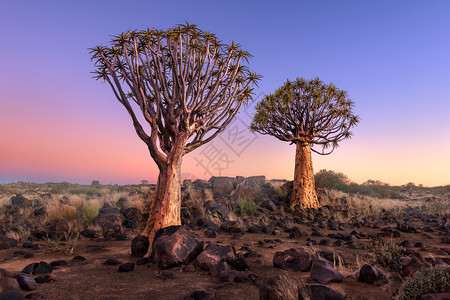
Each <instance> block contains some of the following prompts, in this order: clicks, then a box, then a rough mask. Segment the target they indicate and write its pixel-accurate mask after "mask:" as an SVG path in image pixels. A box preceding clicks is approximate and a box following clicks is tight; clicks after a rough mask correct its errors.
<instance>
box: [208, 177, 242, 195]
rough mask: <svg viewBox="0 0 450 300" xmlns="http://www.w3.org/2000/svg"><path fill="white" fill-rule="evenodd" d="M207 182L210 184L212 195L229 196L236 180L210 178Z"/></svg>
mask: <svg viewBox="0 0 450 300" xmlns="http://www.w3.org/2000/svg"><path fill="white" fill-rule="evenodd" d="M208 182H209V183H210V185H211V187H212V190H213V193H214V194H227V195H229V194H230V193H231V192H232V191H233V190H234V189H235V187H236V185H237V180H236V178H232V177H216V176H213V177H211V178H210V179H209V180H208Z"/></svg>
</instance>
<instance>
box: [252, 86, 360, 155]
mask: <svg viewBox="0 0 450 300" xmlns="http://www.w3.org/2000/svg"><path fill="white" fill-rule="evenodd" d="M352 108H353V102H352V101H351V100H350V99H349V98H348V96H347V93H346V92H345V91H343V90H339V89H337V88H336V87H335V86H334V85H333V84H324V83H323V82H322V81H320V80H319V78H315V79H313V80H305V79H303V78H297V79H296V80H295V81H289V80H288V81H287V82H286V83H285V84H284V85H283V86H282V87H280V88H279V89H277V90H276V91H275V92H274V93H273V94H270V95H267V96H266V97H265V98H264V99H263V100H262V101H261V102H259V103H258V104H257V107H256V113H255V115H254V118H253V122H252V125H251V129H252V130H253V131H256V132H259V133H261V134H268V135H272V136H274V137H276V138H278V139H280V140H282V141H287V142H292V143H297V142H301V143H306V144H310V145H311V150H312V151H314V152H316V153H318V154H322V155H326V154H330V153H331V152H333V150H334V149H335V148H336V147H337V146H338V142H339V141H342V140H344V139H347V138H350V137H351V135H352V133H351V132H350V129H351V128H352V127H353V126H355V125H356V124H357V123H358V122H359V118H358V116H356V115H354V114H353V112H352ZM314 146H316V147H319V148H320V150H315V149H314Z"/></svg>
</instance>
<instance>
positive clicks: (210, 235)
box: [205, 228, 217, 239]
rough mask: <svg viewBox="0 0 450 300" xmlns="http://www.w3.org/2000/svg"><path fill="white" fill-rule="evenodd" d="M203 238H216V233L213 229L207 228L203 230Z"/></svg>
mask: <svg viewBox="0 0 450 300" xmlns="http://www.w3.org/2000/svg"><path fill="white" fill-rule="evenodd" d="M205 236H206V237H207V238H212V239H213V238H216V237H217V231H216V230H215V229H214V228H208V229H206V230H205Z"/></svg>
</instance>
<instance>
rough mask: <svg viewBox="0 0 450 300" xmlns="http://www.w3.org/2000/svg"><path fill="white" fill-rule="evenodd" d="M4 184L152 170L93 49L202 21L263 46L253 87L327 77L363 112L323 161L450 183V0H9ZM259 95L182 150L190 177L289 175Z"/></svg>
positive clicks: (288, 149)
mask: <svg viewBox="0 0 450 300" xmlns="http://www.w3.org/2000/svg"><path fill="white" fill-rule="evenodd" d="M0 11H1V12H2V13H1V15H2V16H1V18H0V38H1V44H0V57H1V59H0V183H6V182H15V181H18V180H22V181H36V182H47V181H53V182H60V181H69V182H79V183H90V182H91V181H92V180H93V179H96V180H100V182H101V183H119V184H123V183H138V182H140V180H143V179H146V180H149V181H150V182H154V181H155V180H156V178H157V174H158V172H157V168H156V165H155V164H154V163H153V161H152V159H151V157H150V156H149V153H148V150H147V149H146V146H145V144H144V143H143V142H142V141H140V140H139V138H138V137H137V136H136V134H135V132H134V129H133V126H132V124H131V121H130V120H129V116H128V115H127V113H126V111H125V110H124V108H123V107H122V106H121V105H120V104H119V103H118V102H117V100H116V99H115V98H114V97H113V94H112V92H111V90H110V88H109V86H108V85H106V84H102V83H101V82H98V81H95V80H94V79H92V78H91V74H90V73H89V72H91V71H93V70H94V67H93V64H92V62H91V61H90V56H89V51H88V49H87V48H89V47H93V46H96V45H99V44H106V43H107V42H108V41H109V40H110V36H111V35H116V34H119V33H121V32H123V31H126V30H128V29H145V28H151V27H155V28H159V29H167V28H169V27H172V26H173V25H175V24H179V23H184V21H185V20H186V21H188V22H189V23H193V24H196V25H197V26H198V27H199V28H201V29H203V30H206V31H210V32H212V33H215V34H216V35H217V36H218V38H219V39H221V40H222V41H224V42H226V43H229V42H231V41H232V40H234V41H236V42H238V43H240V44H241V45H242V48H243V49H244V50H247V51H249V52H250V53H251V54H252V55H253V56H254V57H253V58H252V59H251V61H250V67H251V69H252V70H253V71H255V72H256V73H258V74H261V75H263V76H264V78H263V79H262V81H261V83H260V87H259V89H258V90H257V91H256V93H257V95H258V97H255V98H257V99H255V100H256V101H257V100H258V98H260V97H261V95H264V94H267V93H271V92H272V91H273V90H274V89H276V88H278V87H279V86H280V85H282V84H283V83H284V82H285V81H286V79H288V78H289V79H294V78H296V77H305V78H313V77H316V76H318V77H319V78H321V80H323V81H324V82H326V83H329V82H333V83H334V84H335V85H336V86H337V87H338V88H340V89H344V90H347V91H348V94H349V96H350V98H351V99H352V100H353V101H354V102H355V105H356V107H355V112H356V113H357V114H358V115H359V116H360V117H361V122H360V124H359V126H358V127H357V128H356V129H355V130H354V137H353V138H352V139H351V140H348V141H344V142H342V143H341V146H340V148H338V149H337V150H335V152H334V153H333V154H331V155H329V156H324V157H322V156H319V155H313V164H314V168H315V170H316V171H318V170H320V169H328V170H335V171H339V172H343V173H345V174H347V175H348V176H349V177H350V179H352V180H353V181H355V182H357V183H362V182H364V181H366V180H367V179H376V180H381V181H383V182H388V183H390V184H395V185H401V184H405V183H408V182H414V183H416V184H424V185H425V186H437V185H445V184H450V17H449V16H450V1H446V0H441V1H439V0H434V1H425V0H424V1H411V0H403V1H400V0H398V1H391V0H388V1H360V0H353V1H350V0H342V1H336V0H329V1H325V0H310V1H242V0H241V1H178V0H174V1H150V0H146V1H115V0H108V1H87V0H85V1H59V0H58V1H56V0H55V1H49V0H43V1H31V0H29V1H25V0H21V1H17V0H5V1H1V2H0ZM252 114H253V106H250V107H248V108H247V109H246V110H245V111H243V112H242V113H241V114H240V116H239V119H238V120H237V121H236V123H234V124H232V125H231V126H230V127H229V128H228V129H227V131H226V132H225V133H224V134H223V135H222V136H221V138H217V139H216V140H214V141H213V142H211V144H209V145H208V144H207V145H204V146H203V147H201V148H199V149H197V150H196V151H194V152H192V153H190V154H188V155H186V156H185V158H184V162H183V167H182V172H183V173H184V176H185V177H189V176H190V177H191V178H205V179H208V178H209V177H210V176H211V175H216V176H218V175H227V176H236V175H243V176H251V175H265V176H266V177H267V178H268V179H270V178H285V179H292V177H293V170H294V155H295V149H294V148H295V147H294V146H293V145H289V144H288V143H285V142H281V141H278V140H277V139H275V138H273V137H270V136H261V135H252V134H251V133H249V131H248V126H249V124H250V117H249V115H252Z"/></svg>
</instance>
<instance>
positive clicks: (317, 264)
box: [310, 258, 344, 284]
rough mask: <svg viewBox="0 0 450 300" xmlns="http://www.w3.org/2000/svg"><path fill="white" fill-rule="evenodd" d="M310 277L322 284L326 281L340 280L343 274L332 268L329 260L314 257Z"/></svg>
mask: <svg viewBox="0 0 450 300" xmlns="http://www.w3.org/2000/svg"><path fill="white" fill-rule="evenodd" d="M310 278H311V279H315V280H317V281H318V282H319V283H322V284H323V283H328V282H342V280H343V279H344V276H342V274H341V273H339V272H338V271H336V270H335V269H334V267H333V264H332V263H331V262H329V261H328V260H325V259H322V258H319V259H314V260H313V262H312V266H311V273H310Z"/></svg>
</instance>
